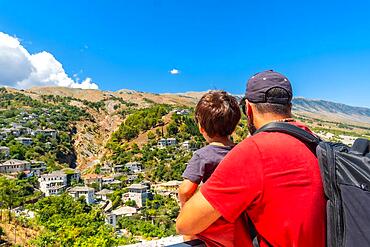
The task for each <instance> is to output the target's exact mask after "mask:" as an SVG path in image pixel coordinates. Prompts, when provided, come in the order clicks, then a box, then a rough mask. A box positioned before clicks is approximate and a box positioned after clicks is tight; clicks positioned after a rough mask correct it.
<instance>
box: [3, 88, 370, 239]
mask: <svg viewBox="0 0 370 247" xmlns="http://www.w3.org/2000/svg"><path fill="white" fill-rule="evenodd" d="M37 90H40V89H37ZM95 93H96V92H95ZM133 94H135V93H133V92H125V93H124V95H126V96H128V97H129V98H119V97H118V96H117V95H119V94H117V95H113V96H111V98H110V100H111V101H112V102H116V103H114V105H113V107H110V108H109V106H110V104H111V103H112V102H111V101H109V100H107V99H104V98H102V99H100V100H98V101H94V102H89V101H83V100H82V99H78V98H74V97H73V96H64V97H61V96H58V97H55V96H50V95H48V96H45V95H42V94H41V95H40V94H37V95H36V96H33V97H31V96H29V95H31V94H30V93H29V92H27V93H23V92H14V91H7V90H6V89H2V90H1V100H0V107H1V114H0V160H1V162H0V187H1V188H0V199H1V200H3V202H2V203H1V204H0V207H1V209H2V211H1V213H0V219H1V222H4V223H1V224H0V227H2V228H4V229H5V230H3V231H4V235H5V236H4V237H3V238H4V239H6V240H7V241H9V242H11V243H14V244H15V243H18V244H20V243H22V244H24V243H25V241H26V242H27V244H26V245H27V246H53V244H54V243H55V242H53V241H56V240H55V239H56V238H57V239H58V240H57V241H61V243H62V245H63V243H66V244H65V246H69V245H68V244H67V243H68V241H69V240H68V237H67V236H65V235H64V234H63V233H62V232H63V231H67V230H68V229H64V228H63V227H62V226H58V227H57V228H55V227H56V226H55V225H53V224H54V221H53V218H44V216H43V215H49V214H50V216H52V215H53V214H56V215H58V214H59V213H60V216H55V217H61V218H63V217H65V220H66V224H67V222H68V224H70V225H71V227H72V228H73V227H75V226H76V227H77V225H76V222H74V221H73V219H72V216H73V215H74V214H75V213H76V212H80V215H81V217H82V215H84V216H83V217H85V218H86V219H87V220H86V225H79V226H78V227H79V228H80V231H81V232H83V231H88V230H86V229H88V225H89V224H90V223H91V222H89V221H88V219H90V218H89V217H91V221H94V222H95V223H96V224H98V227H97V229H101V230H100V232H99V231H97V229H95V230H91V229H90V230H89V231H90V232H89V234H88V236H87V235H86V236H85V235H84V234H83V233H74V234H76V235H74V236H73V238H76V239H77V240H76V241H79V240H78V238H81V241H85V242H86V241H87V242H88V241H98V240H99V241H108V242H109V241H111V242H109V243H115V244H127V243H135V242H140V241H143V240H147V239H152V238H161V237H167V236H172V235H175V234H176V232H175V229H174V220H175V218H176V216H177V213H178V211H179V204H178V196H177V189H178V186H179V185H180V183H181V174H182V171H183V170H184V169H185V167H186V164H187V162H188V160H189V159H190V157H191V156H192V153H193V152H194V151H195V150H197V149H198V148H200V147H202V146H203V145H204V144H205V142H204V139H203V138H202V136H201V135H200V133H199V131H198V128H197V125H196V123H195V121H194V117H193V114H194V113H193V107H191V104H190V103H189V102H196V99H191V101H189V98H187V97H190V96H187V97H185V96H177V97H176V98H175V100H174V96H173V95H171V96H169V101H167V102H166V101H165V100H163V99H162V101H161V103H156V102H155V101H154V100H152V99H149V98H143V99H142V101H141V102H139V101H137V99H135V102H131V101H130V99H131V98H135V97H133ZM121 95H122V93H121ZM152 96H153V95H152ZM117 97H118V98H117ZM153 97H156V95H154V96H153ZM182 97H183V98H184V97H185V99H186V102H185V103H184V104H179V103H178V102H181V99H182ZM76 102H77V103H79V104H80V106H82V105H83V106H84V107H76V104H77V103H76ZM174 102H176V103H174ZM107 107H108V108H109V109H110V110H109V109H107ZM99 114H100V115H101V114H106V115H107V117H109V116H113V115H119V118H122V119H123V120H122V121H121V123H120V124H118V125H117V128H116V129H114V130H110V133H109V134H108V138H107V140H105V141H104V143H102V145H101V146H102V147H100V148H101V149H102V150H100V151H99V152H97V153H96V154H93V153H92V152H91V155H90V156H91V158H89V160H90V161H91V162H87V161H86V162H85V163H86V164H81V163H79V161H81V160H84V159H81V158H79V156H80V155H86V153H87V151H86V150H84V151H83V152H84V154H81V153H78V152H77V151H76V150H77V149H76V137H77V136H78V135H79V128H80V123H81V122H84V124H87V125H90V126H95V128H96V129H99V128H98V126H97V120H96V119H97V117H95V115H99ZM295 114H296V118H297V119H299V120H300V121H303V122H305V123H307V124H308V125H309V126H310V127H311V128H312V129H313V130H314V131H315V133H317V134H318V135H320V136H321V137H322V138H324V139H327V140H332V141H342V142H344V143H346V144H349V145H350V144H351V143H352V142H353V140H354V139H355V138H356V137H358V136H363V137H367V138H369V136H370V124H368V123H365V124H363V125H356V124H354V123H348V124H344V123H338V122H335V121H331V120H322V119H317V121H316V120H315V119H314V118H313V117H312V116H310V117H307V115H305V114H303V113H302V112H301V113H299V112H296V113H295ZM84 131H91V133H93V132H94V131H93V130H87V129H86V130H84ZM95 131H96V130H95ZM105 134H106V133H105ZM247 134H248V133H247V132H246V119H245V118H243V119H242V121H241V123H240V124H239V126H238V128H237V130H236V132H235V135H234V136H233V138H234V140H235V141H236V142H238V141H241V140H242V139H243V138H245V137H246V136H247ZM91 135H93V134H91ZM96 135H97V134H96ZM78 143H80V142H78ZM88 144H89V143H88V141H87V143H84V144H83V145H88ZM103 144H104V145H103ZM88 156H89V155H88ZM87 163H88V164H87ZM6 189H7V190H8V191H5V190H6ZM11 190H13V191H14V198H13V197H12V198H10V197H6V196H5V194H7V193H8V192H9V191H11ZM21 192H22V193H21ZM23 192H24V193H23ZM8 194H9V193H8ZM70 200H72V201H74V202H70ZM43 205H49V207H48V208H45V207H44V206H43ZM60 205H69V206H68V208H69V207H70V208H71V210H72V209H73V208H74V207H76V208H78V210H75V212H71V211H68V210H69V209H67V208H61V210H59V211H58V210H54V209H52V207H60ZM3 210H5V211H7V212H8V214H7V215H5V211H4V212H3ZM47 210H50V211H47ZM79 210H80V211H79ZM61 211H63V212H64V211H65V214H64V216H63V215H62V212H61ZM52 212H53V213H52ZM68 212H69V213H70V214H71V215H70V216H68V214H69V213H68ZM93 215H95V216H93ZM69 217H71V218H69ZM73 217H74V216H73ZM5 219H6V220H7V221H4V220H5ZM20 219H22V222H23V223H19V222H20ZM12 227H13V228H14V229H17V227H18V228H19V231H21V232H23V233H24V237H23V238H21V237H19V238H18V241H17V240H15V241H14V240H13V238H14V239H16V236H13V235H11V234H12V233H11V231H10V229H12ZM2 228H1V229H2ZM72 228H71V229H72ZM71 229H69V230H71ZM27 231H30V232H33V234H31V235H30V236H28V235H27ZM0 239H1V238H0ZM63 241H65V242H63ZM45 243H46V244H45Z"/></svg>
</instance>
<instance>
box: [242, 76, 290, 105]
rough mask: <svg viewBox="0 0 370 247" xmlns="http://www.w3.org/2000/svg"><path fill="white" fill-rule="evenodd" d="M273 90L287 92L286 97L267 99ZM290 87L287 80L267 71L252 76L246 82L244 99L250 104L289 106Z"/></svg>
mask: <svg viewBox="0 0 370 247" xmlns="http://www.w3.org/2000/svg"><path fill="white" fill-rule="evenodd" d="M273 88H281V89H284V90H285V91H286V92H287V96H286V97H267V95H266V94H267V92H268V91H269V90H271V89H273ZM292 97H293V92H292V85H291V84H290V81H289V80H288V78H286V77H285V76H284V75H282V74H280V73H278V72H275V71H273V70H267V71H263V72H260V73H257V74H255V75H254V76H252V77H251V78H250V79H249V80H248V82H247V90H246V92H245V98H246V99H247V100H248V101H249V102H252V103H273V104H289V103H290V102H291V100H292Z"/></svg>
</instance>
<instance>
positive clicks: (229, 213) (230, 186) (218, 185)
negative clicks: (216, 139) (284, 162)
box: [200, 138, 263, 222]
mask: <svg viewBox="0 0 370 247" xmlns="http://www.w3.org/2000/svg"><path fill="white" fill-rule="evenodd" d="M262 169H263V168H262V165H261V155H260V152H259V150H258V147H257V146H256V144H255V143H254V141H253V140H252V138H248V139H246V140H245V141H243V142H241V143H240V144H238V145H237V146H236V147H234V148H233V149H232V150H231V151H230V152H229V153H228V155H226V156H225V158H224V159H223V161H222V162H221V163H220V164H219V165H218V167H217V168H216V170H215V171H214V173H213V174H212V176H211V177H210V178H209V179H208V180H207V182H206V183H205V184H204V185H203V186H202V187H201V188H200V191H201V193H202V195H203V196H204V197H205V198H206V200H207V201H208V202H209V203H210V204H211V205H212V206H213V207H214V208H215V209H216V210H217V211H218V212H219V213H220V214H221V215H222V216H223V217H224V218H225V219H226V220H227V221H229V222H234V221H235V220H236V219H237V218H238V217H239V216H240V215H241V214H242V213H243V211H244V210H246V209H247V207H248V206H250V205H251V204H252V203H253V202H256V201H257V200H259V199H260V197H261V196H262V180H263V172H262Z"/></svg>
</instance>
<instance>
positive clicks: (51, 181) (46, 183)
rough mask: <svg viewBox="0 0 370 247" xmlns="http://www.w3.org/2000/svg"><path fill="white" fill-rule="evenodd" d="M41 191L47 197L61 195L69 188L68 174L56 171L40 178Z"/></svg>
mask: <svg viewBox="0 0 370 247" xmlns="http://www.w3.org/2000/svg"><path fill="white" fill-rule="evenodd" d="M39 183H40V190H41V191H42V192H43V193H44V194H45V196H51V195H59V194H61V193H62V192H63V191H64V190H65V188H66V187H67V174H65V173H64V172H62V171H54V172H52V173H49V174H43V175H41V177H40V178H39Z"/></svg>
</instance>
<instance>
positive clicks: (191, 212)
mask: <svg viewBox="0 0 370 247" xmlns="http://www.w3.org/2000/svg"><path fill="white" fill-rule="evenodd" d="M220 216H221V214H220V213H219V212H218V211H217V210H216V209H214V208H213V207H212V205H211V204H210V203H209V202H208V201H207V200H206V198H204V196H203V195H202V193H200V191H198V192H197V193H196V194H194V196H192V197H191V198H190V200H189V201H187V202H186V203H185V206H184V207H183V208H182V209H181V211H180V215H179V217H177V221H176V230H177V232H178V233H179V234H182V235H195V234H198V233H201V232H202V231H204V230H205V229H207V228H208V227H209V226H210V225H211V224H212V223H213V222H215V221H216V220H217V219H218V218H219V217H220Z"/></svg>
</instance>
